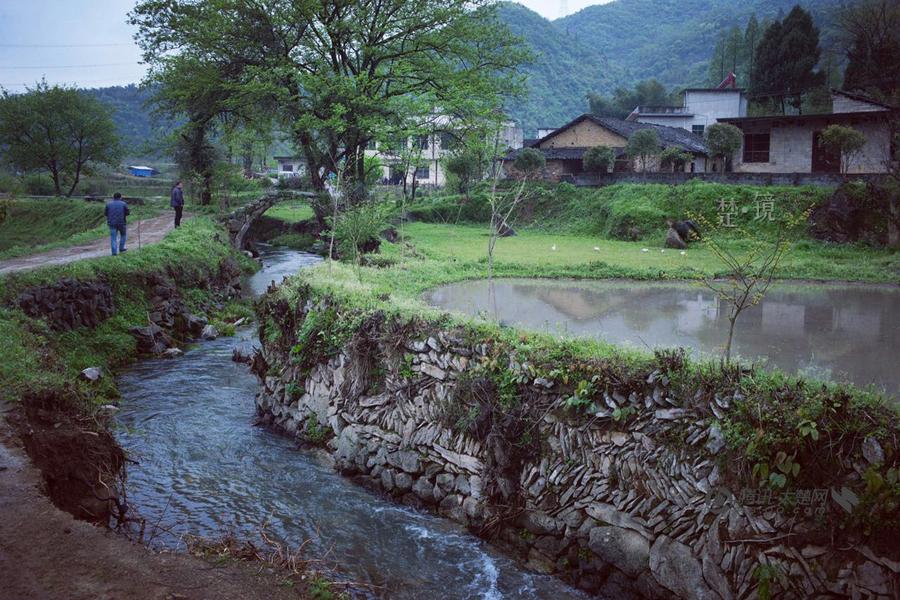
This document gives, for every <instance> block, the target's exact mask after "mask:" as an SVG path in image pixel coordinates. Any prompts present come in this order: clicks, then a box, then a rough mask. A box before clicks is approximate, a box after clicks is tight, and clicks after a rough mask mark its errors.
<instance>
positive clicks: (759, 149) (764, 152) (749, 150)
mask: <svg viewBox="0 0 900 600" xmlns="http://www.w3.org/2000/svg"><path fill="white" fill-rule="evenodd" d="M743 160H744V162H745V163H767V162H769V134H768V133H745V134H744V159H743Z"/></svg>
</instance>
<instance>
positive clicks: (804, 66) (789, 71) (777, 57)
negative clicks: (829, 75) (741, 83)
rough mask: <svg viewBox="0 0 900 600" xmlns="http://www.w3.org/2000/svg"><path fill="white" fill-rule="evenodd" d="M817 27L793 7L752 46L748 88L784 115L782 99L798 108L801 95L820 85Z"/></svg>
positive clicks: (821, 82)
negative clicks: (767, 99) (817, 69)
mask: <svg viewBox="0 0 900 600" xmlns="http://www.w3.org/2000/svg"><path fill="white" fill-rule="evenodd" d="M820 55H821V50H820V48H819V30H818V29H817V28H816V26H815V25H814V24H813V20H812V16H811V15H810V14H809V13H808V12H807V11H805V10H803V9H802V8H800V6H795V7H794V8H793V9H791V12H790V13H788V15H787V16H786V17H785V18H784V20H783V21H780V22H779V21H776V22H774V23H772V24H771V25H770V26H769V27H768V28H767V29H766V31H765V33H763V37H762V40H761V41H760V43H759V45H758V46H757V48H756V56H755V58H754V61H753V62H754V64H753V73H752V75H751V82H750V87H751V91H752V92H753V94H754V95H755V96H757V97H763V98H771V100H772V102H774V103H775V104H776V105H780V107H781V112H782V113H783V114H784V113H785V112H786V111H785V102H787V103H788V104H790V105H791V106H793V107H794V108H796V109H797V110H801V107H802V99H803V94H804V93H805V92H807V91H809V90H811V89H813V88H815V87H819V86H821V85H823V84H824V82H825V76H824V73H822V72H821V71H816V70H815V67H816V65H817V64H818V62H819V56H820Z"/></svg>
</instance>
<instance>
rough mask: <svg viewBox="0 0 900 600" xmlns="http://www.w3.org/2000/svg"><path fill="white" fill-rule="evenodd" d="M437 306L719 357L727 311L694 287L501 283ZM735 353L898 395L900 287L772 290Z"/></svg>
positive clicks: (447, 293)
mask: <svg viewBox="0 0 900 600" xmlns="http://www.w3.org/2000/svg"><path fill="white" fill-rule="evenodd" d="M425 299H426V301H427V302H429V303H430V304H432V305H434V306H438V307H440V308H444V309H448V310H453V311H459V312H463V313H467V314H470V315H481V316H485V317H487V318H493V319H497V320H499V321H500V322H501V323H507V324H515V325H519V326H523V327H526V328H530V329H535V330H541V331H547V332H551V333H559V334H563V335H574V336H582V337H592V338H596V339H601V340H605V341H608V342H613V343H616V344H629V345H633V346H636V347H674V346H682V347H685V348H688V349H690V350H691V351H693V352H694V353H700V354H716V355H718V354H720V353H721V351H722V348H723V347H724V344H725V340H726V337H727V333H728V305H727V304H723V303H722V302H720V301H719V300H718V298H717V297H716V295H715V294H713V293H712V292H711V291H709V290H708V289H706V288H704V287H702V286H701V285H700V284H691V283H668V282H634V281H629V282H623V281H602V282H601V281H592V282H590V281H572V280H547V279H499V280H495V281H494V293H493V295H492V294H490V290H489V285H488V282H487V281H486V280H477V281H465V282H461V283H454V284H450V285H445V286H442V287H439V288H437V289H435V290H432V291H430V292H428V293H426V295H425ZM733 353H736V354H737V355H739V356H741V357H743V358H746V359H750V360H757V361H759V360H764V361H766V362H767V364H770V365H773V366H776V367H778V368H780V369H782V370H784V371H786V372H791V373H796V372H799V373H803V374H806V375H808V376H811V377H816V378H819V379H830V380H838V381H851V382H853V383H855V384H857V385H861V386H866V385H869V384H873V385H874V386H875V387H876V388H878V389H880V390H882V391H884V392H886V393H887V394H888V395H892V396H900V287H897V286H876V285H825V284H799V283H798V284H778V285H776V286H773V287H772V289H771V290H770V291H769V293H768V294H767V295H766V297H765V298H764V299H763V301H762V303H761V304H760V305H758V306H754V307H752V308H750V309H747V310H746V311H745V312H744V313H743V314H742V315H741V316H740V317H739V319H738V322H737V327H736V330H735V339H734V345H733Z"/></svg>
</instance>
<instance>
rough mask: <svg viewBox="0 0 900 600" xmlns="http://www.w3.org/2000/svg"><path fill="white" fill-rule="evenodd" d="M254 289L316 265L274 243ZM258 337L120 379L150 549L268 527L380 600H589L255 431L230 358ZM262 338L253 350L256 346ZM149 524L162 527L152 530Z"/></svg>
mask: <svg viewBox="0 0 900 600" xmlns="http://www.w3.org/2000/svg"><path fill="white" fill-rule="evenodd" d="M263 258H264V262H265V268H264V269H263V270H262V271H260V272H259V273H257V274H256V275H254V276H253V277H252V278H251V280H250V281H249V282H248V283H249V286H248V287H249V288H250V290H252V292H253V293H254V294H259V293H261V292H262V291H264V290H265V289H266V287H268V285H269V283H270V282H271V281H272V280H275V281H276V282H280V281H281V279H282V277H283V276H285V275H287V274H291V273H294V272H296V271H297V269H299V268H302V267H304V266H308V265H311V264H315V263H317V262H319V260H320V259H319V258H318V257H315V256H312V255H308V254H304V253H302V252H296V251H292V250H284V249H277V248H265V249H264V251H263ZM254 335H255V332H254V331H252V330H251V329H249V328H245V329H242V330H240V331H239V332H238V336H237V339H235V338H219V339H217V340H215V341H211V342H202V343H199V344H197V345H196V346H195V347H194V348H192V349H190V350H188V351H187V352H185V354H184V356H183V357H181V358H179V359H175V360H163V359H151V360H145V361H141V362H139V363H137V364H135V365H133V366H132V367H130V368H129V369H127V370H126V371H125V372H124V373H122V375H121V376H120V377H119V379H118V384H119V390H120V391H121V394H122V404H121V411H120V412H119V414H118V416H117V423H118V427H117V430H116V438H117V439H118V441H119V443H121V445H122V447H123V448H125V450H126V451H127V452H128V454H129V457H130V458H132V459H134V461H135V463H134V464H131V465H129V468H128V494H129V502H130V503H131V504H132V505H133V506H136V507H138V510H139V513H140V514H141V515H142V516H143V517H144V518H145V519H146V520H147V523H148V526H147V529H148V535H153V536H155V537H154V539H153V543H154V544H159V545H163V546H168V547H178V546H181V539H180V537H181V536H182V535H184V534H187V533H191V534H199V535H203V536H207V537H218V536H222V535H223V534H225V533H227V532H235V533H237V534H238V535H239V536H241V537H246V538H249V539H253V540H257V542H259V532H260V529H261V528H262V526H263V524H264V523H265V524H266V525H267V529H268V533H269V535H270V536H274V537H275V538H277V539H279V540H283V541H286V542H287V543H288V544H289V545H290V546H292V547H297V546H299V545H300V544H301V543H303V542H304V541H305V540H310V544H309V546H308V547H307V556H308V557H310V558H320V557H325V558H327V559H328V561H330V562H333V563H335V564H336V565H337V567H338V570H339V573H340V576H339V577H346V578H349V579H351V580H354V581H358V582H363V583H365V584H369V585H371V586H375V587H372V588H366V589H365V590H364V591H366V592H368V593H366V594H365V595H367V596H371V597H383V598H408V599H415V598H448V599H452V598H459V599H463V598H490V599H495V598H560V599H562V598H584V597H585V596H584V595H583V594H582V593H580V592H578V591H576V590H574V589H572V588H570V587H568V586H567V585H565V584H564V583H562V582H561V581H559V580H558V579H555V578H552V577H548V576H542V575H537V574H534V573H530V572H528V571H527V570H525V569H523V568H522V567H521V566H520V565H518V564H517V563H516V562H515V561H513V560H511V559H509V558H507V557H505V556H504V555H503V554H501V553H500V552H498V551H497V550H496V549H494V548H492V547H491V546H490V545H488V544H486V543H484V542H482V541H481V540H479V539H478V538H476V537H474V536H472V535H470V534H468V533H467V532H466V531H465V530H463V529H462V528H461V527H460V526H459V525H457V524H455V523H453V522H451V521H448V520H446V519H442V518H439V517H435V516H432V515H430V514H427V513H424V512H419V511H416V510H413V509H410V508H406V507H403V506H398V505H396V504H394V503H392V502H391V501H389V500H386V499H383V498H381V497H380V496H378V495H376V494H374V493H372V492H369V491H367V490H365V489H363V488H361V487H359V486H357V485H355V484H354V483H352V482H351V481H349V480H348V479H345V478H343V477H341V476H340V475H338V474H337V473H335V472H334V470H333V469H332V468H330V467H328V466H326V465H322V464H321V463H320V462H319V461H317V460H316V456H315V455H313V454H311V453H308V452H305V451H301V450H298V449H297V446H296V443H295V442H294V441H293V440H291V439H289V438H287V437H284V436H281V435H277V434H275V433H273V432H271V431H268V430H266V429H262V428H260V427H255V426H254V425H253V419H254V414H255V404H254V395H255V393H256V389H257V382H256V377H255V376H253V375H252V374H250V372H249V370H248V369H247V367H246V366H244V365H239V364H237V363H234V362H232V361H231V351H232V348H233V347H234V346H235V345H236V344H240V343H244V344H248V343H252V342H254V341H255V340H254V338H253V336H254ZM257 343H258V341H257ZM154 524H157V525H158V526H159V527H154Z"/></svg>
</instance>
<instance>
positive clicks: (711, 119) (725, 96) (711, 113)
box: [684, 90, 747, 131]
mask: <svg viewBox="0 0 900 600" xmlns="http://www.w3.org/2000/svg"><path fill="white" fill-rule="evenodd" d="M684 104H685V108H687V110H688V112H690V113H691V114H693V115H694V116H693V118H692V119H691V122H690V123H689V124H688V125H687V127H685V129H687V130H688V131H690V130H691V126H693V125H703V126H704V128H706V127H709V126H710V125H713V124H715V123H717V122H718V120H719V119H726V118H729V117H745V116H747V98H746V97H745V96H744V95H743V94H742V93H740V92H736V91H725V90H688V91H686V92H685V98H684Z"/></svg>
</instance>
